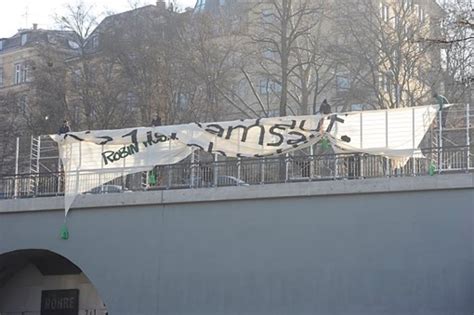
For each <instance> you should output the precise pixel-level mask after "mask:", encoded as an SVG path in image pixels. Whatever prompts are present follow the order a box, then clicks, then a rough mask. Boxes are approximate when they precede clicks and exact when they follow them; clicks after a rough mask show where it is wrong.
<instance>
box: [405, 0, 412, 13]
mask: <svg viewBox="0 0 474 315" xmlns="http://www.w3.org/2000/svg"><path fill="white" fill-rule="evenodd" d="M412 6H413V0H403V9H404V10H405V11H408V10H410V9H411V7H412Z"/></svg>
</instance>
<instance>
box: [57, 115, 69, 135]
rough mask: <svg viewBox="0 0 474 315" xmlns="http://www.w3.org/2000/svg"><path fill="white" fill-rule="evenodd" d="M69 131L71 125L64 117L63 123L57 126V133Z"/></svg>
mask: <svg viewBox="0 0 474 315" xmlns="http://www.w3.org/2000/svg"><path fill="white" fill-rule="evenodd" d="M68 132H71V127H70V126H69V121H67V120H66V119H65V120H64V121H63V125H62V126H61V127H59V130H58V134H59V135H62V134H64V133H68Z"/></svg>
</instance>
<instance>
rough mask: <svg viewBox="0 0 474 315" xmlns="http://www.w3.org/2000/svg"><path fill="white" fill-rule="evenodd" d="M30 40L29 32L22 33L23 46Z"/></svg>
mask: <svg viewBox="0 0 474 315" xmlns="http://www.w3.org/2000/svg"><path fill="white" fill-rule="evenodd" d="M27 41H28V34H26V33H25V34H21V46H24V45H25V44H26V42H27Z"/></svg>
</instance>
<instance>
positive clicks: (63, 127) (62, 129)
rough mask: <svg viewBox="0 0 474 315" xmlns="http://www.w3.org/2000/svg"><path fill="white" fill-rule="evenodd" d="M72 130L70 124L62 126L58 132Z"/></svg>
mask: <svg viewBox="0 0 474 315" xmlns="http://www.w3.org/2000/svg"><path fill="white" fill-rule="evenodd" d="M68 132H71V127H69V126H61V128H59V130H58V134H63V133H68Z"/></svg>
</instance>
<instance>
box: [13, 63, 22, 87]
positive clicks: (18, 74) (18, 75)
mask: <svg viewBox="0 0 474 315" xmlns="http://www.w3.org/2000/svg"><path fill="white" fill-rule="evenodd" d="M13 81H14V83H15V84H20V83H21V63H17V64H15V78H14V79H13Z"/></svg>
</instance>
